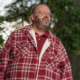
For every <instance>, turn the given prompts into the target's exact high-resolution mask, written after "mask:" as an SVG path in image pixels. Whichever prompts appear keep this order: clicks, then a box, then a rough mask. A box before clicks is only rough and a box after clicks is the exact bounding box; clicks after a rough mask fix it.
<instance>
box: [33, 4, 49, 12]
mask: <svg viewBox="0 0 80 80" xmlns="http://www.w3.org/2000/svg"><path fill="white" fill-rule="evenodd" d="M41 7H47V8H48V9H49V7H48V6H46V5H45V4H38V5H36V6H34V7H33V9H32V13H36V11H37V10H38V9H40V8H41ZM49 11H50V9H49Z"/></svg>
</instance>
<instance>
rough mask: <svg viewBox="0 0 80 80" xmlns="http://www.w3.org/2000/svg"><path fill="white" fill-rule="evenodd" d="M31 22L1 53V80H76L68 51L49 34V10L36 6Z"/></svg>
mask: <svg viewBox="0 0 80 80" xmlns="http://www.w3.org/2000/svg"><path fill="white" fill-rule="evenodd" d="M31 20H32V24H31V25H28V26H25V27H24V28H22V29H19V30H16V31H14V32H12V33H11V35H10V37H9V38H8V40H7V42H6V43H5V45H4V47H3V48H2V50H1V51H0V80H73V78H72V71H71V66H70V62H69V59H68V56H67V53H66V50H65V48H64V46H63V44H62V43H61V41H60V39H58V38H57V37H56V36H54V35H53V34H52V33H51V32H50V30H49V29H50V23H51V11H50V9H49V7H48V6H46V5H44V4H39V5H36V6H35V7H34V8H33V9H32V14H31Z"/></svg>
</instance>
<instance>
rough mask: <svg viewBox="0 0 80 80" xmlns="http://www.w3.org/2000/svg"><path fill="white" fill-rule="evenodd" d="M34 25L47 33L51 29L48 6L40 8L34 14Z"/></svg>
mask: <svg viewBox="0 0 80 80" xmlns="http://www.w3.org/2000/svg"><path fill="white" fill-rule="evenodd" d="M33 23H34V24H36V27H37V28H38V29H39V30H44V31H47V30H48V29H49V27H50V10H49V8H48V7H47V6H45V5H42V6H38V7H37V9H36V12H35V14H34V20H33Z"/></svg>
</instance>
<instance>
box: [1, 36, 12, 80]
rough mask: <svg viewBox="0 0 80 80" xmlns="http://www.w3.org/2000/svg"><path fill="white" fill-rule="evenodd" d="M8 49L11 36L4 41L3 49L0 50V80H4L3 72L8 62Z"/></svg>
mask: <svg viewBox="0 0 80 80" xmlns="http://www.w3.org/2000/svg"><path fill="white" fill-rule="evenodd" d="M10 49H11V35H10V37H9V38H8V40H7V41H6V43H5V45H4V47H3V48H2V49H1V50H0V80H3V78H4V72H5V70H6V67H7V64H8V60H9V53H10Z"/></svg>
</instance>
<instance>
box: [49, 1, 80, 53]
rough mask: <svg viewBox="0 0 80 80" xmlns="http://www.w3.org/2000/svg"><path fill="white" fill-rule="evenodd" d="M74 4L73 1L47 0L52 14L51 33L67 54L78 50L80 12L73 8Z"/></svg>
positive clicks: (79, 44) (79, 42) (79, 41)
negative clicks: (60, 42) (52, 25)
mask: <svg viewBox="0 0 80 80" xmlns="http://www.w3.org/2000/svg"><path fill="white" fill-rule="evenodd" d="M74 3H75V0H47V5H48V6H49V8H50V9H51V12H52V13H53V14H54V24H55V25H54V28H53V29H52V32H53V33H54V34H56V36H57V37H59V38H60V39H61V41H62V43H63V44H64V46H65V48H66V50H67V52H69V53H71V51H75V50H76V51H78V50H80V11H78V10H76V9H75V8H74ZM56 19H57V21H56Z"/></svg>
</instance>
